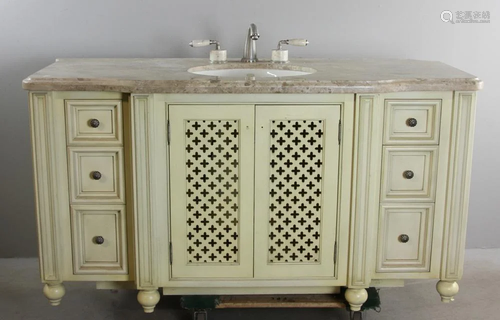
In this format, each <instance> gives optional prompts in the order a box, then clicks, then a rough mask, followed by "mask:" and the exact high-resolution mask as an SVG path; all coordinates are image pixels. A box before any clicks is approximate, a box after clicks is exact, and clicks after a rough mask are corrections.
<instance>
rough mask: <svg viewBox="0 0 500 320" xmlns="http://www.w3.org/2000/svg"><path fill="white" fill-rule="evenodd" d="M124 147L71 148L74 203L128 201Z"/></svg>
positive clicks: (70, 165)
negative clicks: (125, 189)
mask: <svg viewBox="0 0 500 320" xmlns="http://www.w3.org/2000/svg"><path fill="white" fill-rule="evenodd" d="M123 177H124V174H123V150H122V148H113V147H98V148H83V147H82V148H69V180H70V185H71V201H72V202H73V203H85V202H86V203H92V202H111V203H124V199H125V198H124V179H123Z"/></svg>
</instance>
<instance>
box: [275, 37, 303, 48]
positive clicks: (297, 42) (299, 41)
mask: <svg viewBox="0 0 500 320" xmlns="http://www.w3.org/2000/svg"><path fill="white" fill-rule="evenodd" d="M284 44H288V45H290V46H299V47H305V46H307V45H308V44H309V41H307V39H287V40H280V42H278V50H281V48H282V46H283V45H284Z"/></svg>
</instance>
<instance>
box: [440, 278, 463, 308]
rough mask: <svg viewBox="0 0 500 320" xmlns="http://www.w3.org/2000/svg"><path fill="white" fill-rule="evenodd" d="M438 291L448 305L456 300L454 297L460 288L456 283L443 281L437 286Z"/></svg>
mask: <svg viewBox="0 0 500 320" xmlns="http://www.w3.org/2000/svg"><path fill="white" fill-rule="evenodd" d="M436 290H437V292H439V294H440V295H441V301H442V302H445V303H448V302H452V301H453V300H455V299H454V297H455V295H456V294H457V293H458V290H459V287H458V283H456V282H455V281H443V280H441V281H439V282H438V283H437V284H436Z"/></svg>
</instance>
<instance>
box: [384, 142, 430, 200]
mask: <svg viewBox="0 0 500 320" xmlns="http://www.w3.org/2000/svg"><path fill="white" fill-rule="evenodd" d="M437 156H438V147H384V155H383V157H384V159H383V171H382V190H381V201H390V200H408V201H434V197H435V192H436V177H437V175H436V166H437Z"/></svg>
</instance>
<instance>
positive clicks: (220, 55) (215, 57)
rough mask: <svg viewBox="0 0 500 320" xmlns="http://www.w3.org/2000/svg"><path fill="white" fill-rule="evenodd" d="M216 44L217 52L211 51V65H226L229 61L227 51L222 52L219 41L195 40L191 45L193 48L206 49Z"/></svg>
mask: <svg viewBox="0 0 500 320" xmlns="http://www.w3.org/2000/svg"><path fill="white" fill-rule="evenodd" d="M211 44H215V50H211V51H210V62H211V63H224V62H226V61H227V51H226V50H221V48H220V43H219V41H217V40H193V41H191V42H190V43H189V45H190V46H191V47H193V48H198V47H206V46H209V45H211Z"/></svg>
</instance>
